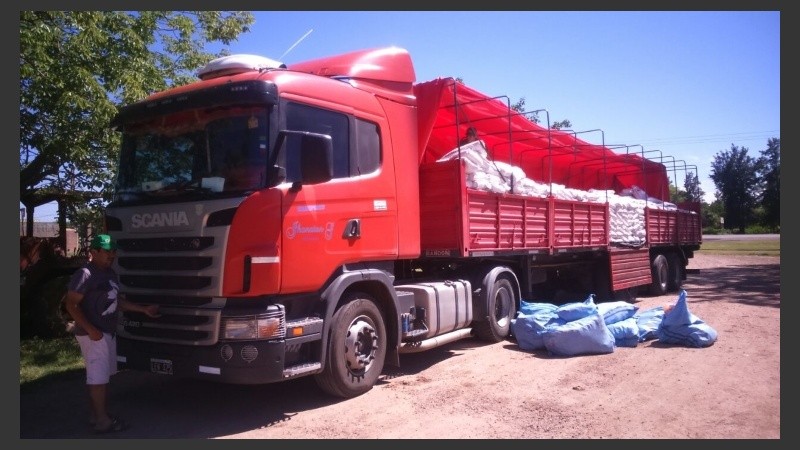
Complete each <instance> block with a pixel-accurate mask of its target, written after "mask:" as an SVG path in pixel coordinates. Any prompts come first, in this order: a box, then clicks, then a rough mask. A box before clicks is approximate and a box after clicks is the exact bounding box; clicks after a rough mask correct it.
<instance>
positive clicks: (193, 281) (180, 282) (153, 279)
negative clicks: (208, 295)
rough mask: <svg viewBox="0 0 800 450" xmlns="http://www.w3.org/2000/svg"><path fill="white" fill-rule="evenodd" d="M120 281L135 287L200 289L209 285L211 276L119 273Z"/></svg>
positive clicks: (127, 285)
mask: <svg viewBox="0 0 800 450" xmlns="http://www.w3.org/2000/svg"><path fill="white" fill-rule="evenodd" d="M119 281H120V283H122V284H123V285H124V286H126V287H130V288H135V289H202V288H205V287H208V286H210V285H211V277H198V276H176V275H166V276H156V275H120V277H119Z"/></svg>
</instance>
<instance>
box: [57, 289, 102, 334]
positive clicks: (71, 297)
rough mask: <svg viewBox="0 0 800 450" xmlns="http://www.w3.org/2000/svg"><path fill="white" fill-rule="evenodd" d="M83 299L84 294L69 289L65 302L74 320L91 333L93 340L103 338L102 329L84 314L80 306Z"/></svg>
mask: <svg viewBox="0 0 800 450" xmlns="http://www.w3.org/2000/svg"><path fill="white" fill-rule="evenodd" d="M82 301H83V294H81V293H80V292H75V291H67V298H66V299H65V303H66V307H67V311H68V312H69V315H70V316H72V320H74V321H75V323H76V324H77V325H78V326H79V327H81V328H82V329H84V330H85V331H86V333H88V334H89V338H91V339H92V340H93V341H99V340H100V339H102V338H103V332H102V331H100V329H99V328H97V327H96V326H94V325H92V323H91V322H89V319H87V318H86V316H85V315H84V314H83V310H82V309H81V307H80V304H81V302H82Z"/></svg>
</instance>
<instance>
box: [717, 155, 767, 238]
mask: <svg viewBox="0 0 800 450" xmlns="http://www.w3.org/2000/svg"><path fill="white" fill-rule="evenodd" d="M758 167H759V165H758V163H757V161H756V160H755V159H754V158H752V157H750V156H748V155H747V148H746V147H737V146H736V145H734V144H731V149H730V150H728V151H720V152H718V153H717V154H716V155H715V156H714V161H713V162H712V163H711V180H712V181H713V182H714V185H715V186H716V188H717V192H718V198H719V199H720V200H722V203H723V205H724V207H725V228H730V229H736V230H738V231H739V232H740V233H744V229H745V227H746V226H747V225H749V224H750V223H751V221H752V218H753V208H754V207H755V206H756V204H757V198H758V194H759V192H760V191H761V180H760V178H759V176H758Z"/></svg>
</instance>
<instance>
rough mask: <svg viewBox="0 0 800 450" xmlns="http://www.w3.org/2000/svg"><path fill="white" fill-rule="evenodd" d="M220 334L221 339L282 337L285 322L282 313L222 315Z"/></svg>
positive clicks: (284, 331)
mask: <svg viewBox="0 0 800 450" xmlns="http://www.w3.org/2000/svg"><path fill="white" fill-rule="evenodd" d="M221 334H222V336H221V338H222V339H282V338H283V337H285V336H286V324H285V322H284V319H283V314H281V315H280V316H279V317H276V315H275V314H274V313H273V314H259V315H257V316H245V317H224V318H223V319H222V333H221Z"/></svg>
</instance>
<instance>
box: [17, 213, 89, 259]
mask: <svg viewBox="0 0 800 450" xmlns="http://www.w3.org/2000/svg"><path fill="white" fill-rule="evenodd" d="M24 231H25V226H24V224H23V226H20V236H22V235H24ZM33 235H34V236H35V237H41V238H47V239H48V240H53V239H54V238H57V237H58V222H35V223H34V224H33ZM79 248H80V240H79V237H78V230H76V229H74V228H67V248H65V249H64V251H65V255H64V256H68V257H69V256H74V255H76V254H77V253H78V250H79Z"/></svg>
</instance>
